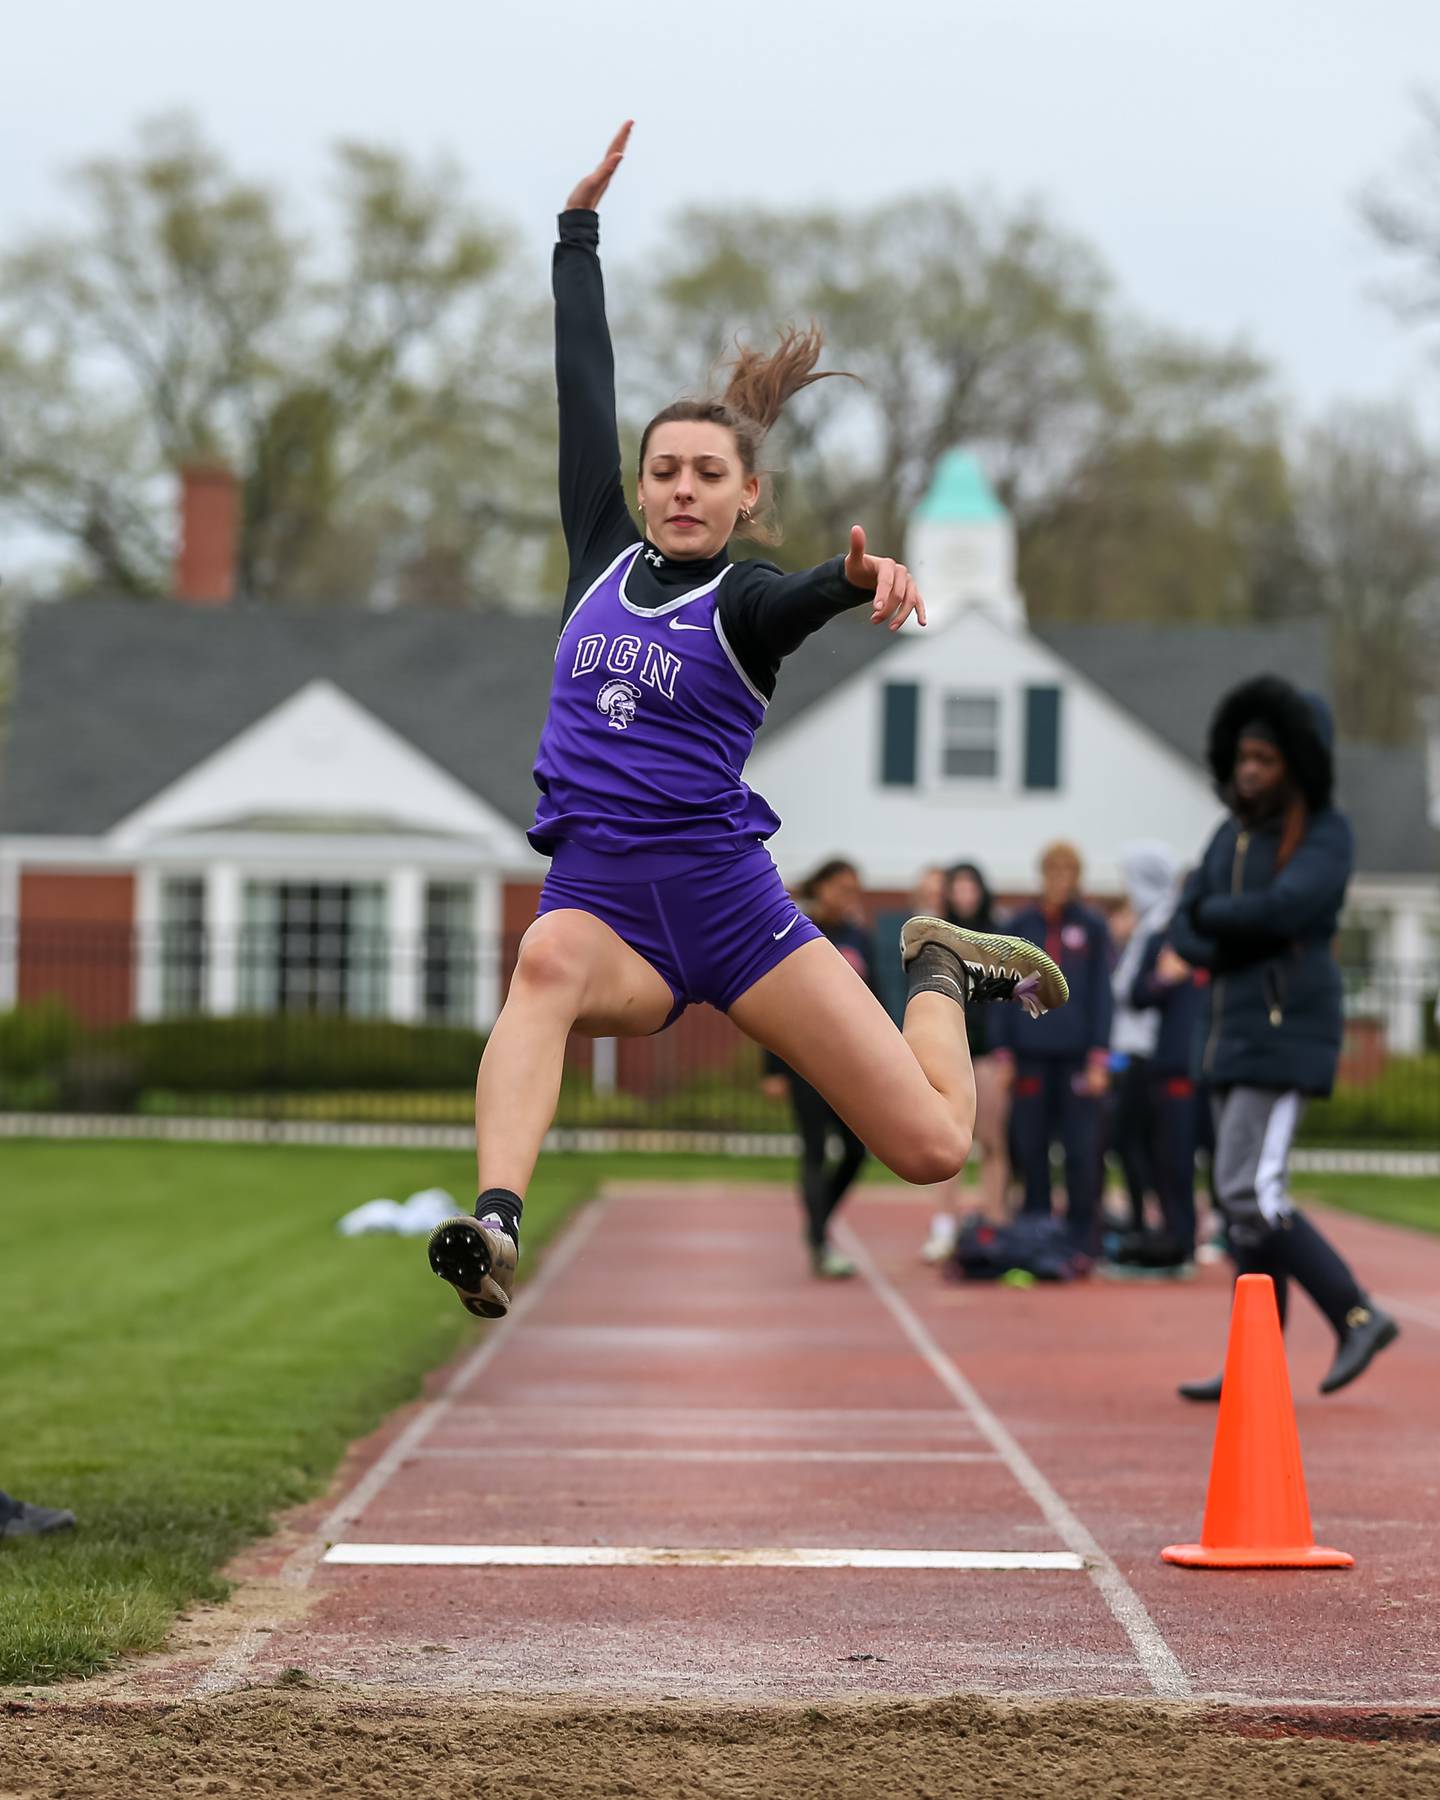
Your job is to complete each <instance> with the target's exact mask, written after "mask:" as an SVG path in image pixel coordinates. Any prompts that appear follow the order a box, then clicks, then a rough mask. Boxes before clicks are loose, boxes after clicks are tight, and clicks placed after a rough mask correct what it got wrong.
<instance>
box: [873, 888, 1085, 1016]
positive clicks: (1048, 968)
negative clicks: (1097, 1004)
mask: <svg viewBox="0 0 1440 1800" xmlns="http://www.w3.org/2000/svg"><path fill="white" fill-rule="evenodd" d="M927 944H940V945H943V946H944V948H945V949H947V950H949V951H952V952H953V953H954V954H955V955H956V956H958V957H959V958H960V960H961V962H963V963H964V964H965V965H966V967H967V968H970V969H973V970H975V972H976V973H977V974H978V975H982V976H998V977H1013V978H1014V981H1015V992H1014V994H1013V996H1012V998H1013V999H1014V1000H1015V1001H1016V1002H1017V1003H1018V1004H1019V1005H1021V1006H1023V1007H1024V1008H1025V1010H1026V1011H1027V1012H1028V1013H1029V1014H1030V1015H1031V1017H1032V1018H1037V1019H1038V1018H1039V1017H1040V1015H1041V1014H1042V1013H1047V1012H1054V1010H1055V1008H1056V1007H1057V1006H1063V1005H1064V1004H1065V1002H1066V1001H1067V1000H1068V999H1069V998H1070V984H1069V983H1068V982H1067V981H1066V979H1065V977H1064V975H1063V974H1061V972H1060V969H1059V967H1058V966H1057V965H1056V964H1055V963H1053V962H1052V961H1051V960H1050V958H1049V957H1048V956H1047V955H1046V954H1045V952H1044V951H1043V950H1042V949H1041V948H1040V947H1039V945H1038V944H1032V943H1031V942H1030V941H1029V940H1028V939H1027V938H1017V937H1001V936H999V935H998V934H994V933H991V932H988V931H968V930H967V929H966V928H965V926H963V925H952V924H951V923H950V922H949V920H948V919H932V918H927V917H926V916H925V915H924V914H923V913H917V914H916V916H915V917H914V918H913V919H907V920H906V921H905V923H904V924H903V925H902V926H901V927H900V959H901V961H902V962H904V963H909V962H910V961H912V960H913V958H914V957H916V956H918V955H919V953H920V952H921V951H922V950H923V949H924V948H925V946H926V945H927Z"/></svg>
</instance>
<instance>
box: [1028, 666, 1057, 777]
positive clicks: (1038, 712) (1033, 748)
mask: <svg viewBox="0 0 1440 1800" xmlns="http://www.w3.org/2000/svg"><path fill="white" fill-rule="evenodd" d="M1025 785H1026V787H1027V788H1058V787H1059V785H1060V689H1059V688H1058V687H1027V688H1026V690H1025Z"/></svg>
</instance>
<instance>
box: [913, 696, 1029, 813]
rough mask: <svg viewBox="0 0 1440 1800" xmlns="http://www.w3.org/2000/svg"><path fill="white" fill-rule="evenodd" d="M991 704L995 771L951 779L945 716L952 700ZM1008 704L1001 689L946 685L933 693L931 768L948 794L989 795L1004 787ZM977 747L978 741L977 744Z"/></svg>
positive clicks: (1007, 757)
mask: <svg viewBox="0 0 1440 1800" xmlns="http://www.w3.org/2000/svg"><path fill="white" fill-rule="evenodd" d="M952 699H954V700H990V701H993V702H994V705H995V729H994V735H993V744H994V750H995V770H994V773H993V774H990V775H952V774H950V773H949V772H948V771H947V770H946V767H945V751H946V748H947V745H948V743H949V738H948V736H947V733H946V720H945V714H946V709H947V703H948V702H949V701H950V700H952ZM1005 703H1006V694H1005V690H1004V689H1003V688H998V687H952V686H950V685H948V684H947V685H946V686H944V687H937V688H935V689H934V690H933V715H934V720H935V723H934V726H933V727H932V740H933V743H934V752H933V756H932V761H931V767H932V768H933V770H934V779H935V784H936V786H937V787H939V788H942V789H944V790H945V791H947V792H955V791H959V792H962V793H986V792H993V791H994V790H995V789H997V788H1000V787H1003V786H1004V784H1005V782H1006V780H1007V778H1008V775H1009V761H1010V757H1009V746H1008V744H1007V743H1006V741H1005ZM976 742H977V744H978V740H976Z"/></svg>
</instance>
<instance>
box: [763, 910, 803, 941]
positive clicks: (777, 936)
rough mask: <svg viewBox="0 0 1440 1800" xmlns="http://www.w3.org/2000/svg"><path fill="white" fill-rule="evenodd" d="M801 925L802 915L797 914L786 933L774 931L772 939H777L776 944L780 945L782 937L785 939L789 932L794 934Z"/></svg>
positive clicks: (787, 927)
mask: <svg viewBox="0 0 1440 1800" xmlns="http://www.w3.org/2000/svg"><path fill="white" fill-rule="evenodd" d="M799 923H800V915H799V913H796V915H795V917H794V918H793V919H792V920H791V921H790V923H789V924H788V925H787V926H786V927H785V930H784V931H772V932H771V933H770V935H771V937H772V938H774V939H775V942H776V943H777V944H778V943H779V942H780V939H781V938H782V937H785V936H786V935H787V934H788V933H789V932H792V931H793V930H794V929H795V927H796V926H797V925H798V924H799Z"/></svg>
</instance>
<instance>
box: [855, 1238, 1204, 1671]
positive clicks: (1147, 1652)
mask: <svg viewBox="0 0 1440 1800" xmlns="http://www.w3.org/2000/svg"><path fill="white" fill-rule="evenodd" d="M838 1235H839V1236H841V1237H842V1238H843V1240H844V1245H845V1249H846V1250H847V1251H848V1252H849V1254H850V1255H851V1256H852V1257H853V1258H854V1260H855V1263H856V1265H857V1267H858V1268H859V1269H860V1272H861V1273H862V1274H863V1275H864V1277H865V1279H866V1280H867V1281H868V1282H869V1283H870V1285H871V1287H872V1288H874V1290H875V1292H876V1294H877V1295H878V1296H879V1298H880V1300H881V1302H882V1303H883V1305H884V1306H885V1307H886V1308H888V1310H889V1312H890V1315H891V1317H892V1318H893V1319H894V1320H895V1323H896V1324H897V1325H898V1326H899V1327H900V1329H901V1330H902V1331H903V1332H904V1333H905V1336H906V1337H907V1338H909V1340H910V1342H911V1344H912V1345H913V1346H914V1348H915V1349H916V1351H917V1352H918V1353H919V1355H920V1356H921V1357H923V1359H924V1360H925V1362H926V1363H927V1364H928V1366H929V1367H930V1369H931V1371H932V1372H933V1373H934V1375H935V1377H936V1379H937V1380H938V1381H939V1382H940V1383H941V1385H942V1386H943V1387H944V1388H945V1389H946V1391H947V1392H948V1393H950V1394H952V1395H953V1396H954V1397H955V1399H956V1401H957V1402H958V1403H959V1404H960V1405H961V1406H962V1407H964V1409H965V1411H966V1412H967V1413H968V1414H969V1415H970V1417H971V1418H972V1419H973V1420H974V1421H975V1424H976V1425H977V1427H978V1428H979V1430H980V1432H981V1433H982V1435H983V1436H984V1437H985V1438H987V1439H988V1440H989V1442H990V1443H991V1444H993V1445H994V1447H995V1449H996V1451H997V1452H998V1453H999V1455H1000V1456H1001V1457H1002V1458H1003V1460H1004V1462H1005V1464H1006V1465H1007V1467H1008V1468H1009V1470H1010V1472H1011V1474H1012V1475H1014V1477H1015V1479H1016V1480H1017V1481H1018V1482H1019V1483H1020V1485H1021V1487H1023V1488H1024V1490H1025V1492H1026V1493H1027V1494H1028V1495H1029V1496H1030V1498H1031V1499H1032V1500H1033V1501H1034V1502H1035V1504H1036V1506H1038V1507H1039V1509H1040V1511H1041V1512H1042V1513H1043V1514H1044V1515H1045V1518H1046V1519H1047V1520H1048V1522H1049V1523H1050V1525H1051V1526H1052V1527H1053V1528H1054V1530H1055V1531H1056V1532H1057V1533H1058V1534H1059V1537H1060V1540H1061V1542H1062V1543H1063V1544H1065V1545H1067V1546H1068V1547H1069V1549H1071V1550H1072V1551H1074V1552H1075V1554H1076V1555H1077V1556H1081V1557H1083V1558H1084V1559H1085V1564H1086V1566H1087V1568H1088V1569H1089V1571H1090V1578H1091V1580H1092V1581H1093V1582H1094V1583H1095V1585H1096V1587H1097V1588H1098V1589H1099V1590H1100V1593H1101V1596H1102V1597H1103V1599H1104V1601H1105V1604H1106V1605H1107V1606H1108V1607H1109V1608H1110V1611H1111V1613H1112V1614H1113V1616H1114V1618H1115V1621H1116V1623H1117V1624H1118V1625H1119V1626H1120V1629H1121V1630H1122V1631H1123V1632H1124V1633H1125V1635H1126V1637H1128V1638H1129V1640H1130V1642H1131V1644H1132V1645H1133V1646H1134V1649H1135V1654H1136V1656H1137V1657H1138V1658H1139V1661H1140V1666H1141V1668H1142V1669H1144V1671H1145V1674H1146V1677H1147V1678H1148V1680H1149V1682H1150V1685H1151V1687H1152V1688H1154V1690H1155V1692H1156V1693H1157V1694H1159V1695H1160V1696H1162V1698H1164V1699H1167V1700H1183V1699H1186V1698H1187V1697H1188V1696H1189V1694H1190V1682H1189V1679H1188V1677H1187V1676H1186V1674H1185V1671H1184V1669H1182V1668H1181V1666H1180V1662H1179V1659H1178V1658H1177V1657H1176V1655H1175V1652H1174V1651H1173V1650H1172V1649H1171V1648H1170V1646H1169V1645H1168V1644H1167V1643H1166V1642H1165V1640H1164V1638H1163V1637H1161V1635H1160V1632H1159V1628H1158V1627H1157V1626H1156V1624H1155V1621H1154V1620H1153V1619H1152V1618H1151V1617H1150V1615H1149V1613H1148V1612H1147V1611H1146V1610H1145V1606H1144V1603H1143V1602H1142V1601H1141V1599H1140V1596H1139V1595H1138V1594H1137V1593H1136V1592H1135V1590H1134V1588H1132V1587H1131V1585H1130V1583H1129V1582H1128V1581H1127V1580H1126V1579H1125V1577H1124V1576H1123V1575H1122V1574H1121V1573H1120V1571H1119V1569H1117V1568H1116V1567H1115V1564H1114V1563H1113V1562H1112V1561H1111V1559H1110V1557H1109V1556H1107V1555H1106V1553H1105V1551H1104V1550H1102V1549H1101V1548H1100V1545H1099V1543H1098V1542H1097V1541H1096V1539H1095V1538H1094V1537H1093V1536H1092V1535H1091V1533H1090V1532H1089V1530H1088V1529H1087V1528H1086V1527H1085V1526H1084V1525H1083V1524H1081V1522H1080V1520H1079V1519H1078V1518H1077V1517H1076V1515H1075V1514H1074V1513H1073V1512H1071V1510H1070V1508H1069V1507H1068V1506H1067V1505H1066V1504H1065V1502H1064V1501H1063V1500H1062V1499H1061V1498H1060V1495H1059V1494H1058V1493H1057V1492H1056V1490H1055V1489H1054V1488H1053V1487H1052V1486H1051V1485H1050V1483H1049V1482H1048V1481H1047V1480H1046V1479H1045V1477H1044V1476H1043V1475H1042V1474H1041V1473H1040V1471H1039V1469H1038V1468H1037V1467H1036V1466H1035V1464H1034V1463H1033V1462H1031V1460H1030V1458H1029V1457H1028V1456H1027V1455H1026V1454H1025V1452H1024V1451H1023V1450H1022V1449H1021V1448H1020V1445H1019V1444H1018V1443H1017V1442H1016V1440H1015V1439H1014V1438H1013V1437H1012V1436H1011V1434H1010V1433H1009V1431H1007V1430H1006V1428H1005V1427H1004V1425H1002V1424H1001V1422H1000V1420H999V1419H998V1418H997V1417H996V1415H995V1414H994V1413H993V1412H991V1410H990V1408H989V1407H988V1406H987V1405H986V1404H985V1402H984V1401H983V1400H982V1399H981V1398H980V1396H979V1394H978V1393H977V1392H976V1391H975V1389H974V1388H973V1387H972V1386H971V1384H970V1383H969V1382H968V1381H967V1380H966V1378H965V1377H964V1376H963V1375H962V1374H961V1373H960V1370H959V1369H958V1368H957V1367H956V1366H955V1364H954V1363H953V1362H952V1361H951V1360H950V1358H949V1357H948V1356H947V1355H946V1354H945V1352H944V1351H943V1350H942V1349H941V1348H940V1346H939V1345H938V1344H937V1343H936V1342H935V1340H934V1338H933V1337H931V1335H930V1333H929V1332H928V1331H927V1330H926V1329H925V1326H924V1325H923V1323H922V1322H921V1320H920V1319H919V1317H918V1316H917V1315H916V1313H915V1311H914V1309H913V1308H912V1307H911V1306H910V1304H909V1302H908V1301H906V1300H905V1299H904V1298H903V1296H902V1295H901V1294H899V1293H898V1292H897V1291H896V1289H895V1288H894V1287H893V1286H892V1285H891V1283H890V1282H889V1280H887V1278H886V1277H885V1276H884V1275H883V1274H882V1273H881V1271H880V1269H879V1268H877V1266H876V1264H875V1260H874V1258H873V1257H872V1256H871V1255H870V1252H869V1251H868V1250H867V1249H866V1248H865V1246H864V1244H862V1243H861V1241H860V1239H859V1238H858V1237H857V1236H856V1234H855V1232H854V1231H853V1230H852V1229H851V1228H850V1227H849V1226H848V1225H844V1224H842V1225H841V1226H840V1227H839V1232H838Z"/></svg>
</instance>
